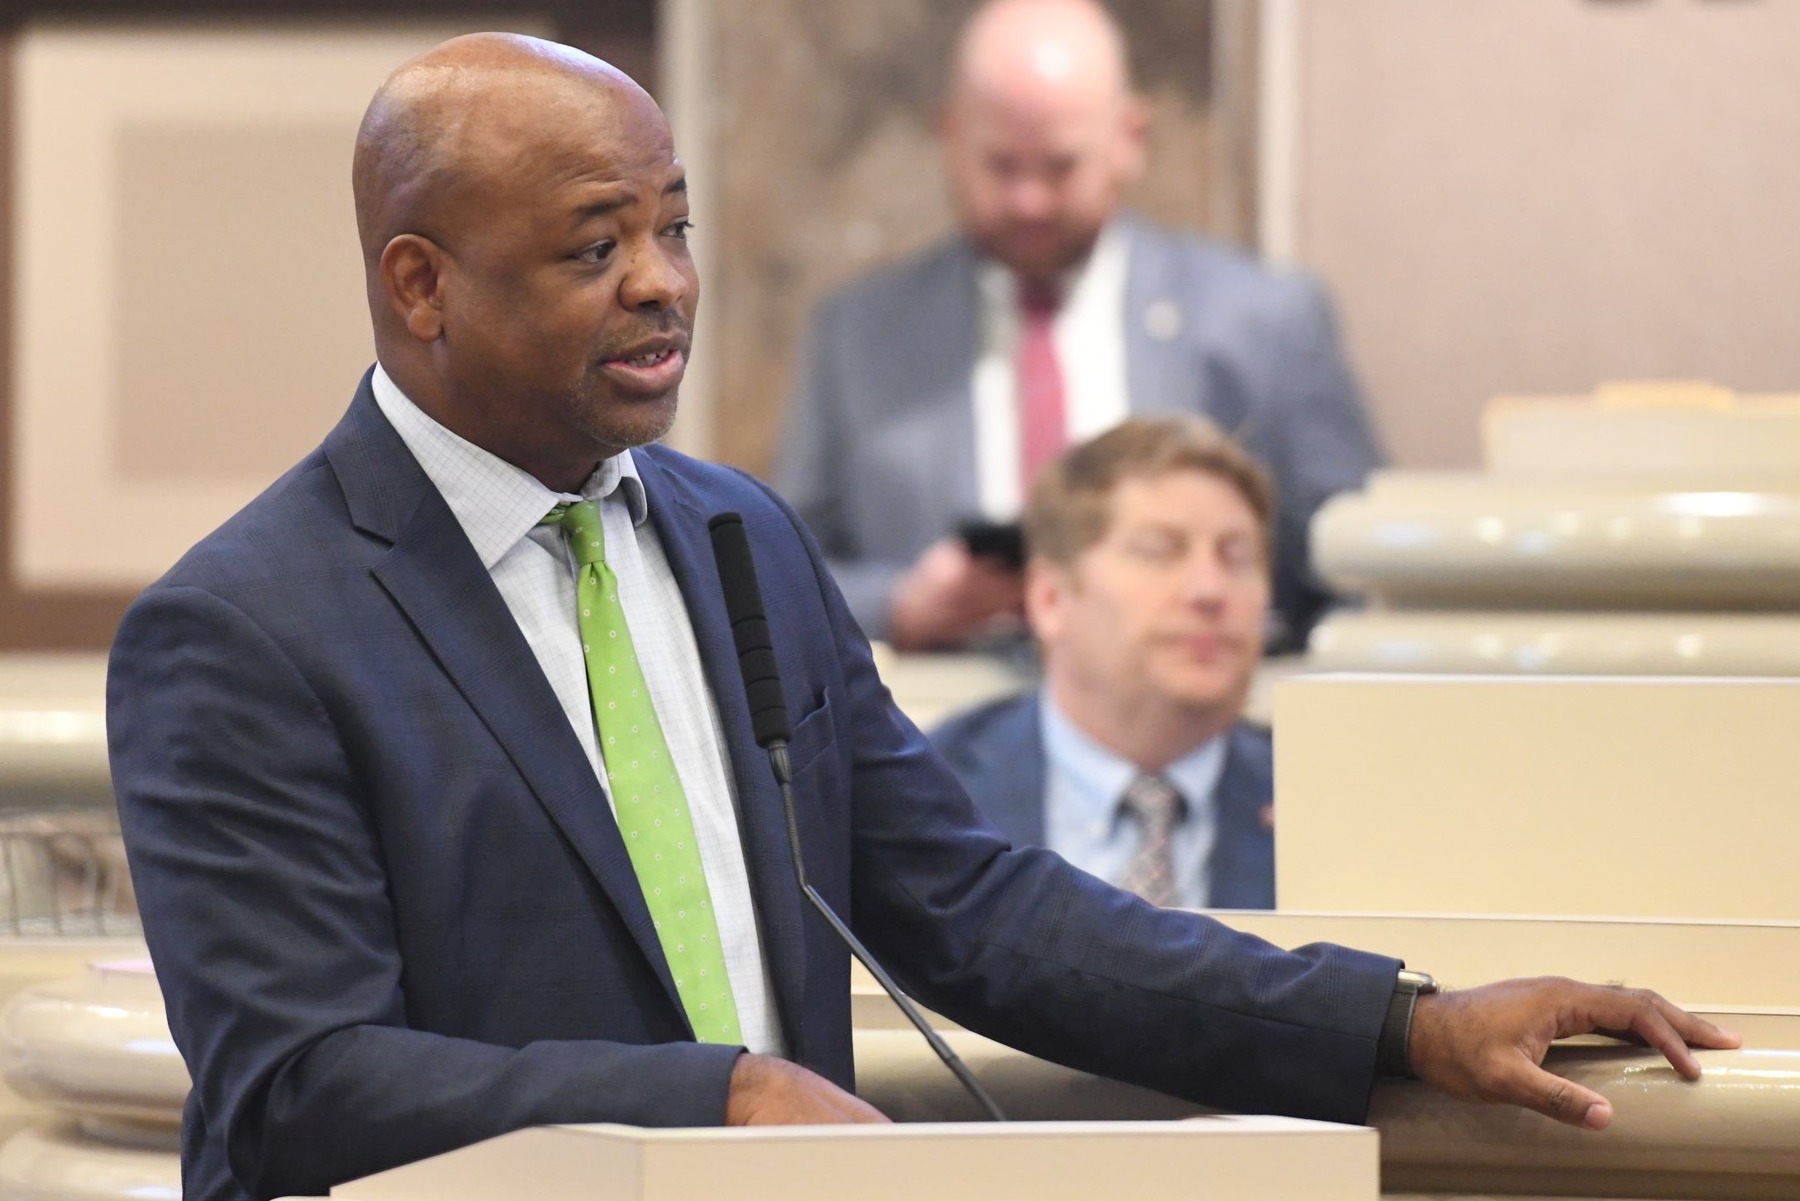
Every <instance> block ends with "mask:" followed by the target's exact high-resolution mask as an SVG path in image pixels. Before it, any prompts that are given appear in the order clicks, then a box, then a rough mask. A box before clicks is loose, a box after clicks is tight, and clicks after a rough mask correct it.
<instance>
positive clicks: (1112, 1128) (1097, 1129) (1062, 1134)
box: [538, 1114, 1375, 1143]
mask: <svg viewBox="0 0 1800 1201" xmlns="http://www.w3.org/2000/svg"><path fill="white" fill-rule="evenodd" d="M538 1129H540V1130H549V1131H555V1132H557V1133H559V1134H570V1135H575V1136H578V1137H591V1138H604V1139H610V1140H616V1141H620V1142H631V1143H694V1142H711V1141H719V1140H732V1141H742V1142H756V1141H764V1142H803V1141H807V1140H814V1139H842V1138H889V1139H893V1138H899V1139H921V1140H922V1139H943V1138H950V1139H970V1138H995V1137H999V1138H1035V1137H1044V1136H1050V1135H1054V1136H1055V1137H1056V1138H1058V1139H1070V1138H1074V1139H1103V1138H1119V1137H1132V1138H1137V1137H1144V1136H1150V1137H1162V1138H1193V1137H1196V1136H1200V1137H1206V1136H1211V1135H1266V1136H1290V1137H1291V1136H1295V1135H1306V1136H1319V1135H1345V1136H1355V1137H1361V1136H1364V1135H1373V1134H1374V1133H1375V1131H1374V1128H1373V1127H1370V1126H1349V1125H1344V1124H1341V1123H1338V1122H1319V1121H1313V1120H1311V1119H1308V1118H1283V1117H1274V1116H1271V1115H1262V1114H1203V1115H1199V1116H1195V1117H1190V1118H1181V1119H1176V1120H1170V1121H1132V1122H896V1123H893V1124H891V1125H822V1126H672V1127H648V1126H623V1125H619V1124H617V1123H612V1122H596V1123H591V1124H569V1125H555V1126H544V1127H539V1128H538Z"/></svg>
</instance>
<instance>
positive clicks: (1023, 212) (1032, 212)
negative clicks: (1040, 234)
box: [1006, 175, 1056, 221]
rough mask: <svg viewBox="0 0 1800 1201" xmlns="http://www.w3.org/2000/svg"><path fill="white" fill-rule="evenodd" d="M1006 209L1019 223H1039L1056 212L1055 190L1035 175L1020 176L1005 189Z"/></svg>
mask: <svg viewBox="0 0 1800 1201" xmlns="http://www.w3.org/2000/svg"><path fill="white" fill-rule="evenodd" d="M1006 200H1007V207H1008V208H1009V209H1011V210H1012V214H1013V216H1014V217H1015V218H1017V219H1018V220H1021V221H1041V220H1043V219H1044V218H1045V217H1048V216H1049V215H1050V214H1051V213H1053V212H1055V211H1056V188H1055V187H1054V186H1053V185H1051V184H1050V183H1049V182H1048V181H1046V180H1043V179H1039V178H1038V177H1037V176H1035V175H1021V176H1020V177H1019V178H1017V179H1015V180H1013V181H1012V183H1011V184H1010V185H1008V188H1007V195H1006Z"/></svg>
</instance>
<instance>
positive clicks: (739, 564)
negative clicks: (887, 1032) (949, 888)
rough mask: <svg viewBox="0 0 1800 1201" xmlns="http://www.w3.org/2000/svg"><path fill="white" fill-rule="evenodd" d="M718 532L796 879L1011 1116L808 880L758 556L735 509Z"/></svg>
mask: <svg viewBox="0 0 1800 1201" xmlns="http://www.w3.org/2000/svg"><path fill="white" fill-rule="evenodd" d="M706 526H707V529H709V530H710V531H712V544H713V558H714V559H715V560H716V561H717V563H718V565H719V587H720V590H721V591H722V592H724V594H725V612H726V614H727V615H728V616H729V617H730V619H731V637H732V641H734V642H735V643H736V644H737V653H738V667H739V668H741V669H742V670H743V673H744V696H745V698H746V699H747V700H748V701H749V703H750V723H751V726H752V728H753V729H754V730H755V733H756V742H757V745H758V746H760V747H762V748H763V749H764V750H765V751H767V752H769V764H770V766H771V767H772V768H773V769H774V771H775V780H776V782H777V783H779V784H780V785H781V807H782V811H783V812H784V814H785V815H786V817H787V832H788V847H789V849H790V850H791V852H792V853H793V858H794V879H795V880H796V881H798V883H799V885H800V891H801V892H802V893H804V894H805V896H806V899H807V900H808V901H810V902H811V903H812V907H813V908H814V909H816V910H817V911H818V913H819V916H820V917H822V918H824V919H825V921H826V922H827V923H828V924H829V925H830V926H831V928H832V929H833V930H836V931H837V934H838V937H839V938H841V939H843V940H844V945H846V946H848V947H849V948H850V953H851V954H852V955H855V956H856V957H857V959H859V960H860V961H861V962H862V965H863V966H864V967H866V968H868V969H869V974H870V975H871V976H874V977H875V980H876V982H877V983H879V984H880V985H881V987H882V988H883V989H884V990H886V992H887V995H888V996H890V997H892V998H893V999H894V1004H896V1005H898V1006H899V1007H900V1012H902V1013H904V1014H905V1015H906V1018H907V1020H908V1021H910V1022H911V1023H912V1024H913V1026H914V1027H916V1028H917V1029H918V1031H919V1033H920V1034H922V1035H924V1036H925V1041H926V1042H927V1043H929V1044H931V1049H932V1050H933V1051H935V1052H937V1057H938V1058H939V1059H941V1060H943V1061H944V1066H945V1067H947V1068H949V1069H950V1071H951V1072H952V1073H954V1074H955V1076H956V1078H957V1079H958V1080H959V1081H961V1082H962V1086H963V1087H964V1088H965V1089H967V1090H968V1091H969V1095H970V1096H972V1097H974V1098H975V1100H976V1103H977V1104H979V1105H980V1106H981V1107H982V1109H984V1110H986V1111H987V1115H988V1117H989V1118H991V1119H993V1120H994V1121H996V1122H1004V1121H1006V1115H1005V1114H1004V1113H1002V1112H1000V1107H999V1106H998V1105H996V1104H994V1099H993V1098H992V1097H990V1096H988V1093H987V1090H986V1089H984V1088H982V1087H981V1082H980V1081H979V1080H977V1079H975V1075H974V1073H972V1072H970V1071H969V1068H968V1065H967V1064H965V1063H963V1061H962V1060H961V1058H959V1057H958V1056H957V1054H956V1052H955V1051H952V1050H951V1049H950V1044H949V1043H947V1042H945V1041H944V1040H943V1038H942V1037H941V1036H940V1035H939V1034H938V1032H937V1031H936V1030H933V1029H932V1028H931V1026H930V1025H929V1024H928V1023H927V1022H926V1021H925V1018H924V1017H923V1015H921V1014H920V1013H919V1010H918V1008H917V1007H916V1006H914V1005H913V1003H912V1001H910V1000H909V999H908V998H907V996H906V994H905V993H902V992H901V991H900V989H899V987H898V986H897V985H896V984H895V983H894V981H893V978H892V977H891V976H889V975H888V974H887V972H886V970H884V969H883V968H882V966H881V965H880V964H879V963H876V962H875V957H874V956H873V955H871V954H869V949H868V948H867V947H865V946H863V945H862V941H861V940H860V939H858V938H857V937H856V935H854V934H852V933H851V932H850V927H849V926H846V925H845V924H844V922H843V919H841V918H839V917H838V915H837V914H836V913H834V912H833V911H832V908H831V906H830V905H828V904H826V903H825V898H824V897H822V896H820V895H819V891H818V889H816V888H814V887H813V886H812V885H811V884H809V883H808V882H807V879H806V863H805V861H804V860H803V859H802V858H801V855H800V823H799V821H798V820H797V819H796V818H795V816H794V790H793V787H792V776H793V772H792V769H791V765H790V764H789V762H788V747H787V744H788V736H789V735H790V734H791V733H792V727H791V726H790V725H789V723H788V714H787V699H786V697H785V696H784V695H783V693H782V688H781V667H780V664H779V663H777V662H776V659H775V644H774V640H773V639H772V638H770V636H769V621H768V618H767V617H765V616H764V615H763V602H762V589H761V588H760V587H758V586H757V582H756V561H755V560H754V559H752V558H751V557H750V539H749V538H748V537H747V536H746V535H745V533H744V519H743V518H742V517H740V516H738V515H737V514H736V513H720V514H718V515H716V516H715V517H713V519H712V520H711V521H708V522H707V523H706Z"/></svg>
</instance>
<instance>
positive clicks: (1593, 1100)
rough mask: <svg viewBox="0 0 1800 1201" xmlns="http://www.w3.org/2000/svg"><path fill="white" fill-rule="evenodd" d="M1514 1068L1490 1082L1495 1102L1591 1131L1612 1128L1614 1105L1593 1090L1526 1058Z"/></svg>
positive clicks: (1516, 1062)
mask: <svg viewBox="0 0 1800 1201" xmlns="http://www.w3.org/2000/svg"><path fill="white" fill-rule="evenodd" d="M1513 1064H1514V1066H1513V1068H1512V1069H1511V1070H1510V1071H1506V1072H1504V1073H1501V1074H1499V1075H1498V1076H1497V1077H1496V1078H1495V1079H1494V1080H1493V1081H1491V1082H1490V1084H1491V1087H1492V1089H1493V1097H1494V1100H1496V1101H1509V1102H1511V1103H1512V1104H1514V1105H1519V1106H1523V1107H1524V1108H1526V1109H1533V1110H1536V1111H1537V1112H1538V1113H1541V1114H1543V1115H1544V1116H1545V1117H1547V1118H1555V1119H1556V1120H1557V1121H1559V1122H1563V1123H1566V1124H1567V1125H1570V1126H1583V1127H1586V1128H1587V1129H1589V1130H1604V1129H1606V1128H1607V1127H1608V1126H1610V1125H1611V1124H1612V1119H1613V1109H1612V1104H1611V1102H1609V1101H1607V1099H1606V1098H1605V1097H1602V1096H1601V1095H1600V1094H1599V1093H1597V1092H1595V1091H1594V1090H1593V1089H1591V1088H1583V1087H1582V1086H1581V1085H1579V1084H1576V1083H1575V1082H1574V1081H1573V1080H1564V1079H1563V1078H1562V1077H1561V1076H1557V1075H1554V1074H1552V1073H1550V1072H1546V1071H1545V1070H1544V1069H1543V1068H1540V1067H1539V1066H1538V1065H1537V1064H1535V1063H1532V1062H1531V1060H1530V1059H1528V1058H1526V1057H1525V1056H1524V1055H1520V1056H1518V1057H1517V1058H1516V1059H1514V1060H1513Z"/></svg>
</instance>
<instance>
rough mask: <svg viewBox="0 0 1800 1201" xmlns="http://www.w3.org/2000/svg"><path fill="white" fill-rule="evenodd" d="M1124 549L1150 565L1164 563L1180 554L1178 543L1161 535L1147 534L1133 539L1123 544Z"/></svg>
mask: <svg viewBox="0 0 1800 1201" xmlns="http://www.w3.org/2000/svg"><path fill="white" fill-rule="evenodd" d="M1125 549H1126V550H1127V551H1129V552H1130V553H1131V554H1132V555H1134V556H1136V557H1137V558H1140V559H1146V560H1148V561H1150V562H1152V563H1164V562H1167V561H1168V560H1170V559H1173V558H1175V557H1176V556H1177V555H1179V554H1180V553H1181V546H1180V543H1179V542H1177V540H1176V539H1174V538H1170V537H1168V536H1167V535H1163V534H1147V535H1144V536H1142V537H1138V538H1133V539H1131V541H1129V542H1127V543H1126V544H1125Z"/></svg>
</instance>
